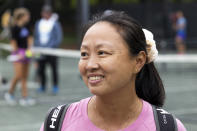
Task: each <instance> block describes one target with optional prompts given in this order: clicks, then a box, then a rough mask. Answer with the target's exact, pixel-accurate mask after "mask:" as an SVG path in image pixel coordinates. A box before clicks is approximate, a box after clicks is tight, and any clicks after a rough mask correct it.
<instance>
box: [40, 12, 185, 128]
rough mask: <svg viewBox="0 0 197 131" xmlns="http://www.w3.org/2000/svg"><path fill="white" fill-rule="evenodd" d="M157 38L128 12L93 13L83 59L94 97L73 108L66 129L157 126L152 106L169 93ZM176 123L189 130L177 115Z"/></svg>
mask: <svg viewBox="0 0 197 131" xmlns="http://www.w3.org/2000/svg"><path fill="white" fill-rule="evenodd" d="M145 35H146V37H145ZM149 36H151V37H149ZM149 38H151V39H149ZM154 42H155V41H154V40H153V35H152V33H151V32H149V31H147V30H145V29H142V27H141V26H140V25H139V24H138V23H137V22H136V21H135V20H133V19H132V18H131V17H129V16H128V15H126V14H125V13H124V12H116V11H112V12H110V13H108V14H101V15H97V16H96V17H94V19H93V20H92V21H91V22H90V23H89V24H88V26H87V28H86V30H85V33H84V36H83V40H82V44H81V59H80V61H79V70H80V73H81V76H82V78H83V80H84V83H85V84H86V86H87V87H88V88H89V90H90V92H91V93H92V94H93V96H92V97H90V98H86V99H83V100H81V101H80V102H76V103H72V104H71V105H70V106H69V108H68V110H67V112H66V115H65V116H63V122H62V127H61V131H76V130H79V129H80V131H103V130H105V131H117V130H121V131H122V130H123V131H132V130H133V131H155V130H157V129H158V128H157V127H156V124H155V120H154V113H153V111H154V110H153V109H154V108H152V106H151V104H152V105H155V106H162V105H163V104H164V98H165V91H164V87H163V84H162V81H161V79H160V76H159V74H158V72H157V70H156V68H155V66H154V63H153V60H154V58H155V57H156V54H157V50H156V46H155V43H154ZM153 49H154V50H153ZM159 110H160V111H162V113H163V112H165V111H164V110H163V109H159ZM165 113H166V112H165ZM165 117H166V116H165ZM165 120H167V118H166V119H165ZM175 123H177V127H178V128H177V129H178V130H179V131H185V128H184V126H183V124H182V123H181V122H180V121H179V120H178V119H176V122H175ZM175 127H176V126H175ZM168 129H169V131H173V130H175V129H176V128H173V129H171V128H168ZM41 130H43V129H41Z"/></svg>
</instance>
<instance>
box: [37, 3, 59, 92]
mask: <svg viewBox="0 0 197 131" xmlns="http://www.w3.org/2000/svg"><path fill="white" fill-rule="evenodd" d="M41 16H42V18H41V19H40V20H39V21H38V22H37V23H36V25H35V30H34V31H35V32H34V46H35V47H43V48H54V49H55V48H58V47H59V45H60V43H61V41H62V29H61V26H60V23H59V22H58V15H57V14H56V13H53V11H52V7H51V6H49V5H45V6H43V8H42V12H41ZM37 62H38V72H39V73H38V74H39V79H40V82H41V85H40V88H39V89H38V92H40V93H41V92H45V90H46V80H47V77H46V74H45V73H46V65H47V64H49V65H50V66H51V68H52V76H53V88H52V93H53V94H57V93H58V91H59V88H58V58H57V57H56V56H51V55H41V57H40V58H39V59H38V61H37Z"/></svg>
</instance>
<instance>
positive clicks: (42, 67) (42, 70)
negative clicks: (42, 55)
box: [38, 59, 46, 91]
mask: <svg viewBox="0 0 197 131" xmlns="http://www.w3.org/2000/svg"><path fill="white" fill-rule="evenodd" d="M45 68H46V60H45V59H42V60H39V61H38V71H39V78H40V82H41V87H40V89H41V90H42V91H45V89H46V74H45Z"/></svg>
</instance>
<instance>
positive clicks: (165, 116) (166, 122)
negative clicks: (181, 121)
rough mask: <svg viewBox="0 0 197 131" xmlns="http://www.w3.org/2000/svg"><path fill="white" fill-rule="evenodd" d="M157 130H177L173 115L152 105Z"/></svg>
mask: <svg viewBox="0 0 197 131" xmlns="http://www.w3.org/2000/svg"><path fill="white" fill-rule="evenodd" d="M152 108H153V114H154V119H155V124H156V130H157V131H178V128H177V122H176V119H175V117H174V116H173V115H172V114H170V113H168V112H167V111H165V110H164V109H162V108H161V107H156V106H154V105H152Z"/></svg>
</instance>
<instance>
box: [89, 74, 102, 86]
mask: <svg viewBox="0 0 197 131" xmlns="http://www.w3.org/2000/svg"><path fill="white" fill-rule="evenodd" d="M103 78H104V76H102V75H91V76H88V82H89V83H90V84H91V85H95V84H98V83H100V82H101V81H102V80H103Z"/></svg>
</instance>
